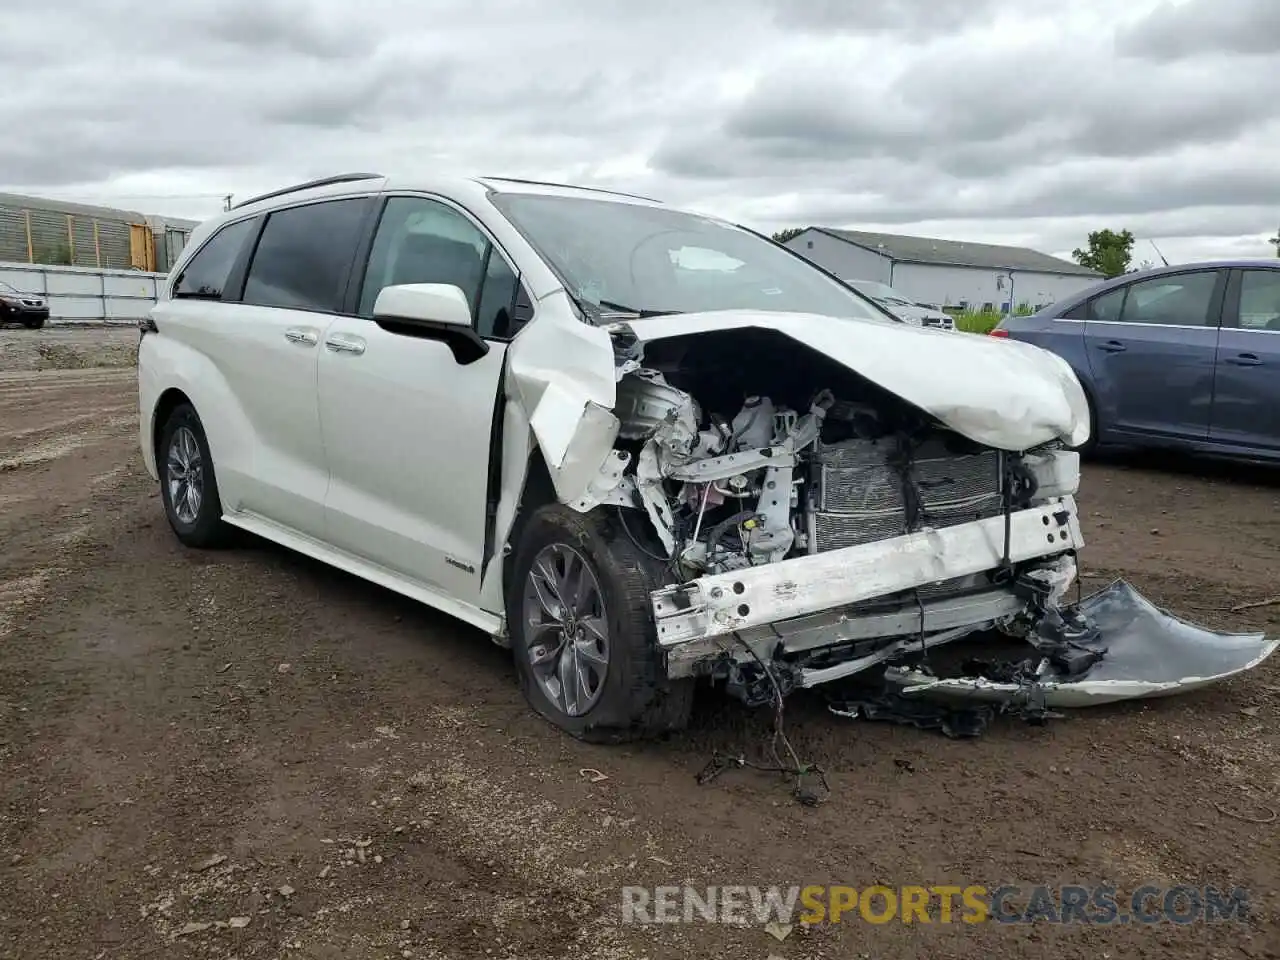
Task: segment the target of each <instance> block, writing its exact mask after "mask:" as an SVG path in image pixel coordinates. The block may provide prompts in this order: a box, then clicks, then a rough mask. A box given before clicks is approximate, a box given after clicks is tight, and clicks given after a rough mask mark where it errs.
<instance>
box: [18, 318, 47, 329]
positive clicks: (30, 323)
mask: <svg viewBox="0 0 1280 960" xmlns="http://www.w3.org/2000/svg"><path fill="white" fill-rule="evenodd" d="M22 325H23V326H24V327H26V328H27V329H28V330H39V329H40V328H41V327H43V326H44V320H43V319H40V320H23V321H22Z"/></svg>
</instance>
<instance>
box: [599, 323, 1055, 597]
mask: <svg viewBox="0 0 1280 960" xmlns="http://www.w3.org/2000/svg"><path fill="white" fill-rule="evenodd" d="M622 336H623V335H622V334H620V333H615V337H617V338H621V337H622ZM739 339H741V338H739ZM741 346H742V348H743V355H744V356H743V359H741V360H739V361H738V362H737V363H736V364H735V363H734V361H733V358H732V357H728V358H726V360H727V361H728V362H729V364H730V367H731V369H729V370H714V369H708V365H707V364H706V363H705V362H700V361H702V360H703V358H701V357H699V356H697V355H696V353H697V345H696V344H695V345H694V346H693V347H692V348H691V352H693V353H694V355H693V356H690V353H689V352H685V351H681V352H680V354H679V355H677V356H667V357H663V356H661V355H660V356H658V357H655V358H653V361H650V362H649V363H646V364H645V365H643V366H642V365H640V361H639V360H638V358H632V357H626V354H625V353H624V357H626V359H625V360H624V363H625V364H626V366H625V368H624V370H623V372H622V376H621V378H620V380H619V383H618V402H617V406H616V408H615V410H614V413H615V415H616V416H617V417H618V418H619V420H620V421H621V429H620V432H619V438H620V440H621V441H622V442H621V443H620V444H619V447H620V449H623V450H626V451H627V452H628V454H629V455H630V456H631V457H632V458H634V461H635V462H636V464H637V468H636V471H635V489H636V493H637V495H638V497H639V499H640V501H641V503H642V505H643V508H644V510H645V511H646V513H647V514H648V517H649V519H650V521H651V522H652V524H653V528H654V530H655V531H656V533H657V535H658V537H659V539H660V540H661V542H662V545H663V547H664V548H665V549H666V551H667V553H668V554H669V556H670V557H671V558H672V560H673V566H672V570H673V573H675V574H677V575H678V576H680V577H681V578H682V579H688V578H690V577H692V576H698V575H701V574H705V573H723V572H726V571H730V570H735V569H741V568H744V567H751V566H757V565H759V564H763V563H773V562H776V561H779V560H783V559H786V558H787V557H790V556H796V555H801V554H806V553H807V554H814V553H822V552H825V551H829V550H835V549H839V548H842V547H848V546H855V545H858V544H863V543H870V542H873V541H877V540H883V539H886V538H889V537H894V536H898V535H901V534H905V533H910V532H912V531H915V530H920V529H923V528H924V527H945V526H950V525H953V524H958V523H965V522H968V521H972V520H979V519H983V518H987V517H993V516H998V515H999V514H1000V513H1001V512H1002V511H1003V510H1004V509H1005V508H1006V507H1007V506H1014V507H1017V506H1021V505H1025V504H1027V503H1029V502H1031V501H1032V499H1033V498H1034V497H1035V496H1036V494H1037V492H1038V488H1039V483H1040V481H1039V478H1038V477H1037V474H1036V472H1035V469H1034V467H1035V466H1038V465H1039V464H1040V463H1041V461H1042V460H1043V458H1042V457H1036V456H1034V455H1033V456H1032V457H1030V458H1028V459H1024V458H1022V457H1019V456H1015V455H1011V454H1007V453H1005V452H1004V451H999V450H993V449H990V448H985V447H982V446H980V445H978V444H975V443H973V442H971V441H968V440H966V439H965V438H963V437H961V436H959V435H958V434H956V433H954V432H952V431H949V430H947V429H945V428H943V427H940V425H938V424H936V423H934V422H931V421H930V419H929V418H928V417H927V416H925V415H923V414H921V413H920V412H919V411H916V410H913V409H912V408H910V407H909V406H908V405H906V404H905V403H903V402H902V401H900V400H897V399H896V398H893V397H891V396H889V395H887V394H884V392H883V391H878V390H876V389H875V388H874V387H873V386H872V385H870V384H866V383H861V384H855V390H856V392H855V391H851V390H849V389H848V388H847V386H846V388H845V389H843V390H841V389H840V387H841V386H842V385H841V384H839V383H836V384H832V385H831V386H827V385H821V386H820V387H819V388H818V389H813V388H811V387H807V386H806V384H805V381H806V380H808V377H807V376H806V373H807V372H808V371H804V370H797V369H794V368H793V369H792V370H790V371H788V372H787V375H786V376H784V377H780V376H779V374H778V372H777V371H774V372H773V373H772V374H771V375H767V376H765V377H759V378H757V377H756V376H753V374H754V373H755V372H756V371H754V370H752V369H751V364H749V363H747V362H746V357H747V356H750V355H752V354H756V355H757V356H758V355H759V351H757V350H752V349H751V345H749V344H742V345H741ZM624 350H625V345H624ZM787 352H788V353H790V354H791V356H787V357H786V359H785V361H784V362H785V363H788V364H791V363H794V361H795V360H796V359H797V358H796V356H795V350H794V349H792V350H790V351H787ZM775 355H777V354H775ZM778 356H779V359H782V357H781V355H778ZM815 359H818V360H820V359H822V358H815ZM664 361H665V362H664ZM659 365H661V366H659ZM726 374H727V375H726ZM838 377H839V379H840V380H844V381H850V380H852V379H854V378H852V377H851V376H850V375H849V373H848V371H845V370H840V371H839V373H838ZM757 379H760V380H766V381H769V380H771V381H774V383H775V384H777V386H778V387H779V388H780V389H779V390H778V391H776V392H773V393H771V394H756V393H751V392H749V391H748V390H747V388H746V383H747V382H748V381H750V380H757ZM832 379H834V378H832ZM734 381H737V382H736V383H735V382H734ZM816 382H818V383H821V381H816ZM735 387H736V389H735ZM833 387H834V388H835V389H833ZM877 394H878V395H877ZM1050 492H1051V493H1052V494H1054V495H1057V494H1059V493H1073V492H1074V488H1073V489H1069V490H1054V491H1050Z"/></svg>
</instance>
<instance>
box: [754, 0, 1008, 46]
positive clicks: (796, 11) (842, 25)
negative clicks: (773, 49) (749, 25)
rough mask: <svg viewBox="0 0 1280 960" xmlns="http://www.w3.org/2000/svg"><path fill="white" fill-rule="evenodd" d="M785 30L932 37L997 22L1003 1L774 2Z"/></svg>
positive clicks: (775, 10) (842, 0) (824, 0)
mask: <svg viewBox="0 0 1280 960" xmlns="http://www.w3.org/2000/svg"><path fill="white" fill-rule="evenodd" d="M772 5H773V6H774V7H775V9H774V14H773V16H774V20H775V22H776V23H777V24H778V25H779V26H782V27H789V28H800V29H803V30H813V31H829V30H838V31H843V32H848V33H880V32H883V33H904V34H907V35H915V36H917V37H921V38H924V37H933V36H938V35H941V34H945V33H950V32H952V31H955V30H959V29H962V28H964V27H968V26H971V25H973V24H977V23H982V22H986V21H989V20H991V19H993V18H994V16H995V14H996V13H997V12H998V11H999V9H1000V7H1001V6H1002V4H1001V3H1000V0H879V2H876V3H859V2H857V0H803V2H802V0H772Z"/></svg>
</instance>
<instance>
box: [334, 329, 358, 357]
mask: <svg viewBox="0 0 1280 960" xmlns="http://www.w3.org/2000/svg"><path fill="white" fill-rule="evenodd" d="M324 345H325V346H326V347H328V348H329V349H330V350H332V351H333V352H334V353H352V354H355V355H357V356H359V355H360V354H362V353H364V341H363V340H362V339H361V338H359V337H347V336H343V335H342V334H340V333H335V334H334V335H333V336H331V337H326V338H325V341H324Z"/></svg>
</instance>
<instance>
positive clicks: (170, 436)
mask: <svg viewBox="0 0 1280 960" xmlns="http://www.w3.org/2000/svg"><path fill="white" fill-rule="evenodd" d="M156 466H157V467H158V468H159V469H158V472H159V474H160V496H161V498H162V499H163V500H164V511H165V514H166V515H167V516H168V518H169V526H171V527H172V528H173V532H174V533H175V534H177V537H178V539H179V540H181V541H182V542H183V543H184V544H186V545H187V546H189V547H215V546H221V545H222V544H224V543H225V542H226V541H227V539H228V532H229V531H228V528H227V526H226V524H224V523H223V522H222V501H221V500H220V499H219V497H218V479H217V476H216V475H215V474H214V470H213V457H212V456H211V455H210V453H209V441H208V439H207V438H206V437H205V433H204V426H203V425H202V424H201V423H200V417H199V416H197V415H196V411H195V408H194V407H192V406H191V404H189V403H183V404H179V405H178V406H177V407H175V408H174V409H173V412H172V413H170V414H169V419H168V420H166V421H165V425H164V428H163V429H162V430H161V431H160V443H159V446H158V447H157V448H156Z"/></svg>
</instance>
